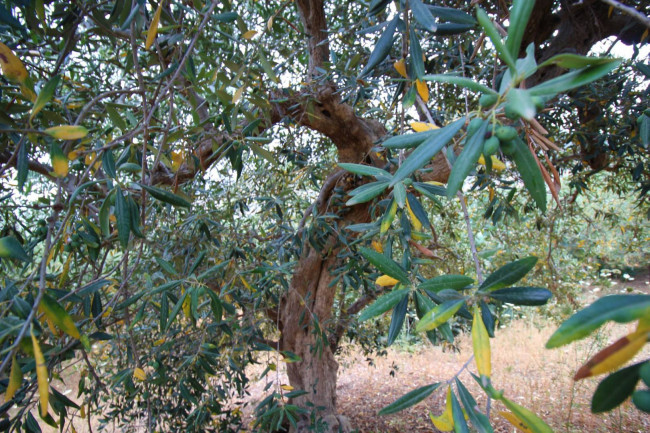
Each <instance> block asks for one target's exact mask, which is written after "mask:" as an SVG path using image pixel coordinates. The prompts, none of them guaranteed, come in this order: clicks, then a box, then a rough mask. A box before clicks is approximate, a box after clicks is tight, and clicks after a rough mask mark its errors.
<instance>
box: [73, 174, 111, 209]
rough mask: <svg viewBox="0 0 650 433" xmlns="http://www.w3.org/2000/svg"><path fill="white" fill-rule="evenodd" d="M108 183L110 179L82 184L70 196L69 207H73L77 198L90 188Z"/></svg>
mask: <svg viewBox="0 0 650 433" xmlns="http://www.w3.org/2000/svg"><path fill="white" fill-rule="evenodd" d="M106 182H108V179H100V180H91V181H89V182H85V183H82V184H81V185H79V186H78V187H77V188H76V189H75V190H74V191H73V192H72V194H70V198H68V205H72V204H73V203H74V201H75V200H76V199H77V196H78V195H79V194H81V193H82V192H83V191H84V190H85V189H87V188H88V187H90V186H93V185H98V184H100V183H106ZM109 194H110V193H109Z"/></svg>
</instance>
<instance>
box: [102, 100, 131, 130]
mask: <svg viewBox="0 0 650 433" xmlns="http://www.w3.org/2000/svg"><path fill="white" fill-rule="evenodd" d="M106 114H108V118H109V119H111V122H113V125H115V126H117V127H118V128H120V129H121V130H122V131H126V130H127V129H128V126H127V125H126V122H125V121H124V119H122V116H120V113H118V112H117V110H116V109H115V107H113V106H111V105H107V106H106Z"/></svg>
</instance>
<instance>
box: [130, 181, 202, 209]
mask: <svg viewBox="0 0 650 433" xmlns="http://www.w3.org/2000/svg"><path fill="white" fill-rule="evenodd" d="M138 185H140V186H141V187H142V188H144V189H145V190H146V191H147V192H148V193H149V194H151V196H152V197H154V198H156V199H158V200H160V201H162V202H165V203H169V204H171V205H172V206H177V207H186V208H189V207H191V206H192V204H191V203H190V202H189V201H187V200H185V199H184V198H183V197H181V196H179V195H176V194H174V193H171V192H169V191H167V190H164V189H161V188H156V187H155V186H149V185H145V184H143V183H139V184H138Z"/></svg>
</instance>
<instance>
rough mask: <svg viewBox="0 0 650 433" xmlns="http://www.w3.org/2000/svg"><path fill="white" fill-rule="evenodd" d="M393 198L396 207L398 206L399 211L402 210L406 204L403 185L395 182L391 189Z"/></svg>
mask: <svg viewBox="0 0 650 433" xmlns="http://www.w3.org/2000/svg"><path fill="white" fill-rule="evenodd" d="M393 197H395V201H396V202H397V206H399V208H400V209H404V205H405V204H406V187H405V186H404V183H402V182H397V183H396V184H395V186H394V187H393Z"/></svg>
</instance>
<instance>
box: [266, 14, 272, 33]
mask: <svg viewBox="0 0 650 433" xmlns="http://www.w3.org/2000/svg"><path fill="white" fill-rule="evenodd" d="M272 27H273V17H271V18H269V20H268V21H267V22H266V29H267V30H268V31H271V28H272Z"/></svg>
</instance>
